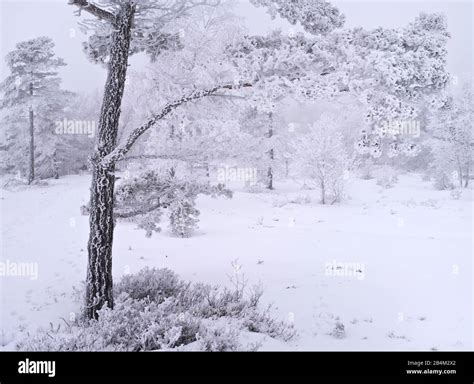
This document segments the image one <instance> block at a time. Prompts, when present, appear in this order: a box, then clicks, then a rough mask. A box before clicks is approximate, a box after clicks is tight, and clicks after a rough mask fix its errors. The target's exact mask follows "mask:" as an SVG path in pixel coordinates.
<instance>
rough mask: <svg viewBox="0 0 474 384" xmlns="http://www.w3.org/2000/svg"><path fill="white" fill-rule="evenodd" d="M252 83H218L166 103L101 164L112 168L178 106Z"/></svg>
mask: <svg viewBox="0 0 474 384" xmlns="http://www.w3.org/2000/svg"><path fill="white" fill-rule="evenodd" d="M251 86H252V84H250V83H239V84H237V85H235V84H224V85H217V86H215V87H213V88H209V89H203V90H197V91H193V92H191V93H190V94H189V95H187V96H183V97H181V98H179V99H177V100H175V101H173V102H171V103H168V104H166V105H165V106H164V107H163V109H162V110H161V111H160V112H158V113H157V114H155V115H153V116H152V117H151V118H149V119H148V121H147V122H145V123H144V124H142V125H141V126H139V127H138V128H135V129H134V130H133V131H132V132H130V134H129V135H128V137H127V140H126V141H125V143H123V144H121V145H119V146H117V147H116V148H115V149H114V150H113V151H112V152H110V153H109V154H108V155H107V156H105V157H104V158H103V159H102V161H101V162H100V165H101V166H102V167H104V168H110V167H111V166H112V165H114V164H115V163H116V162H117V161H119V160H121V159H122V158H123V157H124V156H125V155H126V154H127V153H128V151H129V150H130V149H131V148H132V146H133V144H135V142H136V141H137V140H138V139H139V138H140V136H141V135H143V134H144V133H145V132H146V131H148V130H149V129H150V128H151V127H153V126H154V125H155V124H156V123H157V122H158V121H160V120H161V119H163V118H164V117H165V116H166V115H168V114H170V113H171V112H172V111H174V110H175V109H176V108H178V107H179V106H180V105H182V104H186V103H189V102H190V101H195V100H199V99H202V98H204V97H206V96H210V95H212V94H214V93H215V92H217V91H219V90H223V89H231V90H232V89H239V88H243V87H251Z"/></svg>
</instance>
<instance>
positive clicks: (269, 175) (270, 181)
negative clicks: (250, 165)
mask: <svg viewBox="0 0 474 384" xmlns="http://www.w3.org/2000/svg"><path fill="white" fill-rule="evenodd" d="M268 118H269V126H268V138H269V139H271V138H272V137H273V115H272V113H271V112H270V113H269V114H268ZM268 155H269V158H270V165H269V166H268V171H267V189H270V190H272V189H273V168H272V163H273V159H274V158H275V153H274V152H273V148H272V149H270V151H269V152H268Z"/></svg>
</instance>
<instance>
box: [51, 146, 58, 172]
mask: <svg viewBox="0 0 474 384" xmlns="http://www.w3.org/2000/svg"><path fill="white" fill-rule="evenodd" d="M51 161H52V166H53V176H54V178H55V179H59V166H58V151H57V149H55V150H54V152H53V156H52V160H51Z"/></svg>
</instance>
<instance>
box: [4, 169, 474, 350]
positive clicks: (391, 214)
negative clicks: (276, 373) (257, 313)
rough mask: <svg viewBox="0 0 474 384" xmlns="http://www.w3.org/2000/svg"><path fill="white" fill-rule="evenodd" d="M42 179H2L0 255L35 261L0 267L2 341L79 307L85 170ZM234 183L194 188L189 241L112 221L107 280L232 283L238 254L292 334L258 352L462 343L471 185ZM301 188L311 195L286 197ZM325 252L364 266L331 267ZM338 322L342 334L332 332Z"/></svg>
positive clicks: (466, 334) (468, 305)
mask: <svg viewBox="0 0 474 384" xmlns="http://www.w3.org/2000/svg"><path fill="white" fill-rule="evenodd" d="M48 183H49V185H47V186H35V187H28V188H27V187H18V188H17V189H16V190H14V191H12V190H1V237H0V239H1V261H2V262H4V263H6V262H7V261H8V262H16V263H19V262H27V263H37V266H38V278H37V279H36V280H34V279H32V278H31V277H29V276H23V277H18V276H16V277H14V276H2V277H0V298H1V306H0V310H1V317H0V349H4V350H11V349H14V348H15V341H16V340H18V339H19V338H20V337H24V335H25V334H26V333H25V332H26V331H29V332H34V330H35V329H37V328H38V327H39V326H49V323H53V324H58V323H60V322H61V321H62V320H61V317H62V318H64V319H68V318H70V316H71V313H74V312H76V313H77V311H79V306H80V304H78V303H77V302H75V301H74V300H73V299H72V294H73V286H75V287H79V286H80V285H81V282H82V281H83V280H84V279H85V274H86V263H87V249H86V244H87V236H88V217H86V216H81V215H80V210H79V207H80V205H83V204H86V203H87V201H88V197H89V196H88V195H89V183H90V176H89V175H79V176H67V177H64V178H61V179H59V180H54V181H49V182H48ZM235 187H236V190H237V191H236V192H235V194H234V197H233V199H230V200H228V199H223V198H219V199H212V198H210V197H200V198H199V199H198V204H197V207H198V209H199V210H200V211H201V216H200V220H201V221H200V223H199V227H200V228H199V230H198V231H197V233H196V234H195V235H194V236H193V237H191V238H188V239H180V238H175V237H172V236H171V235H170V234H169V233H168V231H167V228H166V227H167V220H166V218H165V217H164V220H163V223H162V226H163V232H162V233H160V234H155V235H153V237H152V238H150V239H148V238H146V237H145V236H144V232H143V231H142V230H137V229H136V226H135V225H134V224H132V223H124V222H119V223H118V224H117V226H116V229H115V235H114V248H113V274H114V279H115V280H117V279H119V278H120V277H121V276H122V275H123V274H124V273H127V272H131V273H134V272H137V271H139V270H140V269H142V268H143V267H145V266H149V267H158V268H165V267H166V268H170V269H171V270H173V271H175V272H176V273H178V274H179V275H180V277H181V278H182V279H185V280H191V281H195V282H204V283H210V284H220V285H230V282H229V277H228V276H229V275H231V274H232V273H233V269H232V266H231V263H232V261H234V260H236V259H238V263H239V264H240V265H241V273H244V274H245V276H246V278H247V279H248V281H249V284H250V285H251V284H255V283H259V282H261V283H262V285H263V287H264V295H263V298H262V300H263V304H268V303H273V308H274V309H273V314H274V316H275V317H276V318H278V319H282V320H285V321H293V322H294V326H295V328H296V330H297V332H298V335H297V336H296V337H295V338H294V339H293V340H291V341H289V342H283V341H281V340H274V339H271V338H270V337H268V336H267V337H265V338H264V342H263V345H262V347H261V348H260V349H261V350H432V349H433V350H434V349H436V350H472V349H473V327H474V325H473V324H474V322H473V313H472V311H473V261H472V259H473V252H472V249H473V242H472V238H473V236H472V235H473V232H472V217H473V199H472V190H464V191H463V195H462V197H461V198H460V199H459V200H455V199H453V198H452V197H451V195H450V193H449V191H436V190H434V188H433V187H432V184H431V183H429V182H427V181H422V178H421V176H420V175H416V174H405V175H401V176H400V181H399V183H398V184H396V185H395V187H393V188H391V189H384V188H382V187H380V186H378V185H376V182H375V180H361V179H357V178H353V179H352V180H351V181H350V185H349V189H348V195H349V196H350V199H347V200H345V201H344V202H342V203H340V204H337V205H333V206H322V205H320V204H318V202H317V200H318V191H317V190H305V189H302V188H301V184H300V183H298V182H293V181H291V182H290V181H288V182H285V183H278V182H277V185H276V187H277V190H275V191H272V192H265V193H248V192H245V190H244V189H243V188H242V187H241V186H240V187H239V186H237V185H236V186H235ZM305 196H310V197H311V198H312V202H310V203H292V202H291V201H293V200H294V199H295V198H298V197H305ZM327 263H331V264H332V263H356V264H358V266H359V267H360V270H361V271H362V272H359V273H356V275H355V276H354V275H350V274H347V275H346V276H334V275H332V276H331V275H329V274H328V273H327V271H326V266H327ZM337 322H340V323H342V324H343V325H344V327H345V331H346V337H344V338H336V337H334V336H333V335H331V333H332V331H333V329H334V327H335V325H336V323H337Z"/></svg>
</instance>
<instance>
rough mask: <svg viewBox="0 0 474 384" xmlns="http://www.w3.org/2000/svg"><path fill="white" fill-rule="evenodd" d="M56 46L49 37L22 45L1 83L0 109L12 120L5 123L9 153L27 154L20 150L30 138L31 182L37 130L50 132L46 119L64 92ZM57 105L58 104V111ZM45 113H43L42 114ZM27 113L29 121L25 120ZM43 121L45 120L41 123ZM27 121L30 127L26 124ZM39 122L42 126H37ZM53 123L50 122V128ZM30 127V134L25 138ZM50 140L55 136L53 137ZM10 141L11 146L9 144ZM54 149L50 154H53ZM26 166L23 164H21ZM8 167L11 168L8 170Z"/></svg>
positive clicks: (10, 55)
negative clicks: (7, 109) (25, 133)
mask: <svg viewBox="0 0 474 384" xmlns="http://www.w3.org/2000/svg"><path fill="white" fill-rule="evenodd" d="M53 49H54V43H53V41H52V40H51V39H50V38H49V37H37V38H35V39H31V40H27V41H23V42H20V43H18V44H17V45H16V47H15V49H14V50H13V51H11V52H10V53H8V54H7V56H6V63H7V66H8V68H9V70H10V72H11V73H10V75H9V76H7V78H6V79H5V80H4V81H3V82H2V83H1V84H0V90H1V92H2V93H3V98H2V101H1V104H0V108H2V109H4V108H9V111H8V112H7V113H8V115H9V117H8V118H7V120H6V123H7V124H5V125H6V126H7V127H8V128H10V130H11V131H10V134H7V135H6V139H7V144H6V145H7V147H9V146H11V147H10V150H9V153H13V152H15V153H25V151H23V150H19V149H20V148H24V146H25V138H26V137H28V145H27V148H28V150H27V151H26V153H28V157H29V159H28V162H27V164H28V166H27V167H26V168H27V173H28V176H27V178H28V183H31V182H32V181H33V180H34V179H35V160H36V155H35V148H36V147H37V144H36V143H35V140H36V139H37V137H38V130H39V129H42V130H47V129H50V128H51V126H47V127H45V125H48V122H46V123H45V120H48V119H50V117H51V116H50V114H49V113H48V112H50V110H51V107H52V104H54V102H57V101H58V100H59V99H60V98H61V96H60V94H62V93H63V91H61V90H60V88H59V85H60V82H61V80H60V78H59V76H58V72H57V70H58V68H59V67H61V66H63V65H66V64H65V63H64V61H63V59H61V58H58V57H56V56H55V54H54V50H53ZM57 107H58V106H57V105H56V108H57ZM41 110H42V111H43V113H42V114H40V111H41ZM26 114H27V116H28V117H27V118H25V117H26V116H25V115H26ZM41 120H42V121H41ZM26 121H27V124H28V125H26V124H25V123H26ZM38 122H39V123H40V124H38ZM50 124H51V120H49V125H50ZM26 127H28V134H27V135H22V132H25V131H26ZM49 138H50V139H51V138H52V136H51V135H50V136H49ZM8 141H10V143H8ZM54 153H55V152H54V150H52V151H50V153H49V155H50V156H53V155H54ZM22 163H24V162H22ZM7 168H8V167H7Z"/></svg>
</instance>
